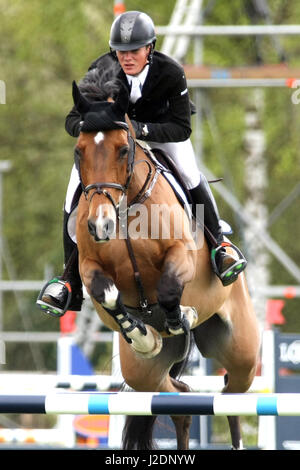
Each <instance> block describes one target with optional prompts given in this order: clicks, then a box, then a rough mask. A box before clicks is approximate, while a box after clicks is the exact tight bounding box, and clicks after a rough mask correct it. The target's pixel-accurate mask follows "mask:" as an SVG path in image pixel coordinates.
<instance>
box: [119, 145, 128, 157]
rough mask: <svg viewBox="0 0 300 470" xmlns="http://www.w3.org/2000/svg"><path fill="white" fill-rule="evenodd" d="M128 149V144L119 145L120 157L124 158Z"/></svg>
mask: <svg viewBox="0 0 300 470" xmlns="http://www.w3.org/2000/svg"><path fill="white" fill-rule="evenodd" d="M128 150H129V147H128V145H124V147H121V148H120V150H119V156H120V158H125V157H126V156H127V153H128Z"/></svg>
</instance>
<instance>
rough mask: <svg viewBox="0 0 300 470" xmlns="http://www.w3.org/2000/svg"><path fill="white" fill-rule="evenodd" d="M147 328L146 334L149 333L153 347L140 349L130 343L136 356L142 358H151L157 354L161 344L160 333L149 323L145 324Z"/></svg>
mask: <svg viewBox="0 0 300 470" xmlns="http://www.w3.org/2000/svg"><path fill="white" fill-rule="evenodd" d="M145 326H146V329H147V334H148V335H151V336H152V337H153V342H154V344H153V347H152V349H151V350H150V351H141V350H138V349H136V348H135V345H134V343H132V344H131V346H132V348H133V349H134V352H135V353H136V355H137V356H139V357H141V358H143V359H151V358H153V357H155V356H157V355H158V354H159V353H160V351H161V349H162V345H163V340H162V337H161V335H160V334H159V333H158V331H156V330H155V329H154V328H152V326H150V325H145Z"/></svg>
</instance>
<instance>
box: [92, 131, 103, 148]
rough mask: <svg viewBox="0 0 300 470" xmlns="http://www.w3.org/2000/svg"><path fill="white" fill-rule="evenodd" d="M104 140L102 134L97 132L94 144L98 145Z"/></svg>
mask: <svg viewBox="0 0 300 470" xmlns="http://www.w3.org/2000/svg"><path fill="white" fill-rule="evenodd" d="M103 139H104V135H103V133H102V132H98V133H97V134H96V135H95V137H94V141H95V144H97V145H98V144H99V143H100V142H101V141H102V140H103Z"/></svg>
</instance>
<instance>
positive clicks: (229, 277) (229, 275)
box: [211, 242, 247, 286]
mask: <svg viewBox="0 0 300 470" xmlns="http://www.w3.org/2000/svg"><path fill="white" fill-rule="evenodd" d="M226 247H230V248H232V249H233V250H234V251H235V252H236V253H237V255H238V259H237V260H236V262H235V263H234V264H232V265H231V266H229V268H228V269H226V270H225V271H224V272H223V273H220V271H219V269H218V267H217V263H216V255H217V253H218V252H219V251H220V250H222V249H223V248H226ZM211 262H212V267H213V271H214V273H215V274H216V275H217V276H218V278H219V279H220V280H221V282H222V284H223V286H228V285H229V284H231V283H232V282H234V281H235V280H236V279H237V277H238V275H239V274H240V273H241V272H242V271H244V269H245V268H246V266H247V261H246V259H245V257H244V255H243V253H242V252H241V250H240V249H239V248H238V247H237V246H235V245H234V244H233V243H231V242H222V243H221V244H220V245H219V246H217V247H216V248H213V249H212V250H211Z"/></svg>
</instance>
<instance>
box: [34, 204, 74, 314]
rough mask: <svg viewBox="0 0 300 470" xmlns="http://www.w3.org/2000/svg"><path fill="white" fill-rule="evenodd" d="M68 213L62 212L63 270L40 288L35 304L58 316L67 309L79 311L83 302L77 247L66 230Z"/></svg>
mask: <svg viewBox="0 0 300 470" xmlns="http://www.w3.org/2000/svg"><path fill="white" fill-rule="evenodd" d="M68 217H69V214H68V213H67V212H64V222H63V243H64V266H65V270H64V272H63V274H62V276H60V277H56V278H54V279H52V280H51V281H49V282H47V284H46V285H45V286H44V287H43V289H42V290H41V292H40V294H39V297H38V300H37V304H38V305H39V307H40V308H41V309H42V310H43V311H44V312H46V313H49V314H50V315H53V316H56V317H59V316H62V315H64V313H65V312H66V311H67V310H73V311H80V310H81V307H82V302H83V293H82V282H81V278H80V274H79V266H78V249H77V245H76V243H74V242H73V241H72V240H71V238H70V237H69V234H68V230H67V222H68Z"/></svg>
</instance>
